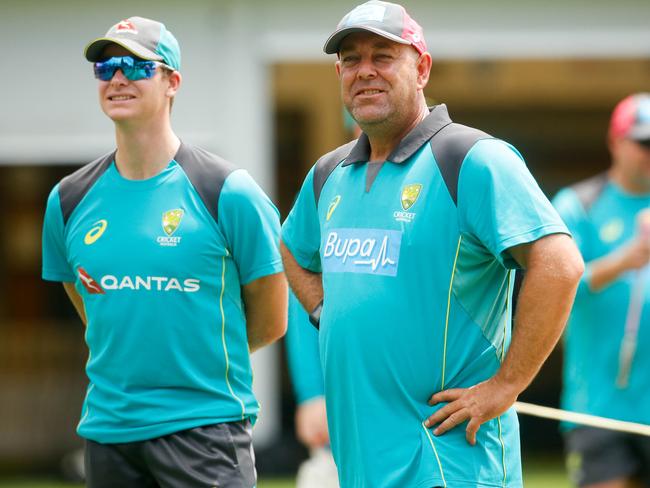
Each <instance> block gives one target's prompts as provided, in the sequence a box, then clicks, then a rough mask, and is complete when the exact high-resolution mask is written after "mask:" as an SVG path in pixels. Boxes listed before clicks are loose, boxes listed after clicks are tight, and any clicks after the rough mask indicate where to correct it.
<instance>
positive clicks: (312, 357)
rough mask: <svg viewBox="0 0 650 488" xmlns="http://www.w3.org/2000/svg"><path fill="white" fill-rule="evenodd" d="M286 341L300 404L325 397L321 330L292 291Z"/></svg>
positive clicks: (295, 390) (292, 379)
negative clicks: (315, 325) (317, 328)
mask: <svg viewBox="0 0 650 488" xmlns="http://www.w3.org/2000/svg"><path fill="white" fill-rule="evenodd" d="M285 344H286V346H287V359H288V363H289V374H290V375H291V381H292V383H293V392H294V394H295V397H296V403H297V404H301V403H304V402H307V401H309V400H312V399H314V398H317V397H322V396H323V395H324V394H325V393H324V391H325V390H324V386H323V370H322V368H321V364H320V356H319V352H318V331H317V330H316V328H315V327H314V326H313V325H311V322H309V315H307V312H306V311H305V309H304V308H303V306H302V305H301V303H300V302H299V301H298V299H297V298H296V296H295V295H294V294H293V292H289V324H288V327H287V335H286V337H285Z"/></svg>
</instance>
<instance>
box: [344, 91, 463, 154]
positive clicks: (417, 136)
mask: <svg viewBox="0 0 650 488" xmlns="http://www.w3.org/2000/svg"><path fill="white" fill-rule="evenodd" d="M449 124H451V119H450V118H449V113H448V112H447V106H446V105H445V104H444V103H442V104H440V105H435V106H433V107H430V108H429V115H427V116H426V117H425V118H424V119H423V120H422V122H420V123H419V124H418V125H416V126H415V127H414V128H413V130H411V132H409V133H408V134H407V135H406V137H404V139H402V140H401V142H400V143H399V145H398V146H397V147H396V148H395V149H394V150H393V152H392V153H390V155H389V156H388V159H386V161H390V162H391V163H403V162H404V161H406V160H407V159H408V158H410V157H411V156H413V154H415V151H417V150H418V149H420V148H421V147H422V146H423V145H424V144H425V143H426V142H427V141H428V140H429V139H431V138H432V137H433V136H434V135H436V133H437V132H438V131H439V130H440V129H442V128H443V127H445V126H447V125H449ZM369 160H370V141H369V140H368V136H367V135H366V134H365V133H362V134H361V136H360V137H359V139H358V140H357V143H356V144H355V145H354V147H353V148H352V150H351V151H350V154H348V156H347V157H346V158H345V159H344V161H343V164H342V166H348V165H350V164H354V163H367V162H368V161H369Z"/></svg>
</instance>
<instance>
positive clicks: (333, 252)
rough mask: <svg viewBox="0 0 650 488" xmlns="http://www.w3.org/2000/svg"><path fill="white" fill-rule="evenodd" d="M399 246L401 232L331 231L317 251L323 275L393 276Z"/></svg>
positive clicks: (395, 273)
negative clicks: (321, 257) (320, 255)
mask: <svg viewBox="0 0 650 488" xmlns="http://www.w3.org/2000/svg"><path fill="white" fill-rule="evenodd" d="M401 244H402V232H401V231H396V230H384V229H332V230H330V232H329V233H328V234H327V237H326V238H325V242H324V243H323V245H322V248H321V249H322V254H323V259H322V263H323V271H324V272H326V273H364V274H375V275H384V276H397V269H398V267H399V251H400V246H401Z"/></svg>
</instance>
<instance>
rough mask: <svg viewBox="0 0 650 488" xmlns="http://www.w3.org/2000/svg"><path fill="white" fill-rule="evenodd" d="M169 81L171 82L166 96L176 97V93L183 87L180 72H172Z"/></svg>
mask: <svg viewBox="0 0 650 488" xmlns="http://www.w3.org/2000/svg"><path fill="white" fill-rule="evenodd" d="M168 80H169V86H168V87H167V92H166V95H167V96H168V97H173V96H175V95H176V92H177V91H178V89H179V88H180V87H181V83H182V82H183V77H182V76H181V74H180V73H179V72H178V71H172V72H171V73H170V74H169V76H168Z"/></svg>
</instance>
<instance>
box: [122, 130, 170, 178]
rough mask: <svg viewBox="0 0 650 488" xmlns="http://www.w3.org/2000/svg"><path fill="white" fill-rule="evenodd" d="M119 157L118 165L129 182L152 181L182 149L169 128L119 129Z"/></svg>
mask: <svg viewBox="0 0 650 488" xmlns="http://www.w3.org/2000/svg"><path fill="white" fill-rule="evenodd" d="M115 140H116V141H117V153H116V154H115V164H116V165H117V169H118V171H119V172H120V174H121V175H122V176H123V177H124V178H126V179H129V180H144V179H147V178H151V177H153V176H155V175H157V174H158V173H160V172H161V171H162V170H163V169H165V168H166V167H167V165H168V164H169V162H170V161H171V160H172V159H173V158H174V155H175V154H176V153H177V152H178V148H179V146H180V140H179V138H178V137H177V136H176V134H174V132H173V131H172V129H171V126H170V125H169V124H164V125H163V126H162V127H161V126H160V125H156V126H149V127H137V128H136V127H133V126H125V125H119V124H118V125H116V126H115Z"/></svg>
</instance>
